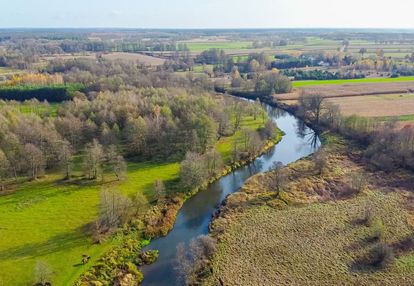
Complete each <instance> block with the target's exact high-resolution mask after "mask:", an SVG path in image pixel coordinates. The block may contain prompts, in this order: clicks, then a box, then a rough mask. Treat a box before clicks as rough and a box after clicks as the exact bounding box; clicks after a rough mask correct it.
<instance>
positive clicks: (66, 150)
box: [58, 140, 73, 179]
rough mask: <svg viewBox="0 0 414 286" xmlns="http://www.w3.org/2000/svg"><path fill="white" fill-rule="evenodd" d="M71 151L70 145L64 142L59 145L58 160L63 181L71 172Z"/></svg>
mask: <svg viewBox="0 0 414 286" xmlns="http://www.w3.org/2000/svg"><path fill="white" fill-rule="evenodd" d="M72 155H73V150H72V147H71V146H70V143H69V142H68V141H66V140H64V141H62V142H61V144H60V150H59V154H58V159H59V162H60V165H61V166H62V169H63V171H64V174H65V179H69V178H70V175H71V172H72V165H73V157H72Z"/></svg>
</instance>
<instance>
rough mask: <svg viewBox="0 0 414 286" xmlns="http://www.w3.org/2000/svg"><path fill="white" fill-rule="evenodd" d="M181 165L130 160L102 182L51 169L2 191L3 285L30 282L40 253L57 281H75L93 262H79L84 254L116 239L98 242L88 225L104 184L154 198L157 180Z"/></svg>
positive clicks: (94, 255) (171, 174)
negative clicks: (123, 173) (118, 174)
mask: <svg viewBox="0 0 414 286" xmlns="http://www.w3.org/2000/svg"><path fill="white" fill-rule="evenodd" d="M178 170H179V165H178V164H174V163H172V164H157V163H130V164H129V168H128V179H127V180H126V181H124V182H117V181H114V178H109V177H108V178H107V182H106V183H103V184H94V183H92V184H90V185H88V184H84V185H82V184H81V185H77V184H63V183H62V184H61V183H59V182H58V180H59V179H60V178H61V176H59V175H49V176H48V177H46V178H44V179H42V180H40V181H36V182H26V183H22V184H19V186H18V187H17V188H16V190H15V191H14V192H13V193H11V194H8V195H3V196H1V197H0V205H1V206H2V212H1V213H0V233H1V239H0V254H1V255H0V257H1V259H0V269H1V270H0V279H2V281H3V283H5V284H4V285H27V284H29V283H30V282H31V279H32V278H33V276H32V275H33V274H32V273H33V267H34V264H35V261H36V260H37V259H40V260H43V261H46V262H47V263H49V264H50V266H51V267H52V269H53V271H54V273H55V274H54V277H53V278H54V279H53V281H54V282H55V283H54V284H56V285H72V283H73V282H74V281H75V280H76V279H77V278H78V276H79V275H80V274H81V273H82V272H83V271H85V270H86V268H87V267H88V266H82V265H79V263H80V261H81V257H82V255H83V254H87V255H90V256H91V258H92V261H91V263H93V262H95V261H96V260H97V259H98V258H99V257H100V256H101V255H102V254H103V253H104V252H105V251H106V250H107V249H108V247H109V246H110V245H111V244H113V243H116V240H113V241H112V240H110V241H108V242H106V243H104V244H102V245H93V244H92V241H91V239H90V238H89V237H90V234H89V233H88V231H87V225H88V224H89V223H90V222H92V221H93V220H94V219H95V218H96V215H97V204H98V202H99V191H100V190H101V188H117V189H119V190H121V191H122V192H123V193H125V194H127V195H130V196H131V197H133V196H134V195H135V194H136V193H138V192H139V193H142V194H143V195H145V196H146V197H147V199H148V200H149V201H151V200H152V199H153V197H152V196H153V190H152V188H153V181H154V180H156V179H162V180H164V181H166V183H167V186H169V185H171V182H173V181H174V180H176V178H177V176H178ZM169 182H170V183H169ZM17 261H18V262H17Z"/></svg>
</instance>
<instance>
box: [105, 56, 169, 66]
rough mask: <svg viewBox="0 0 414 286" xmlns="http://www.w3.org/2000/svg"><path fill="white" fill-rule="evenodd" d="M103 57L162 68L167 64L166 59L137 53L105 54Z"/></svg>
mask: <svg viewBox="0 0 414 286" xmlns="http://www.w3.org/2000/svg"><path fill="white" fill-rule="evenodd" d="M103 57H104V58H105V59H109V60H125V61H139V62H140V63H143V64H144V65H149V66H161V65H163V64H164V63H165V59H161V58H157V57H152V56H147V55H143V54H136V53H109V54H104V55H103Z"/></svg>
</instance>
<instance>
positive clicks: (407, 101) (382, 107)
mask: <svg viewBox="0 0 414 286" xmlns="http://www.w3.org/2000/svg"><path fill="white" fill-rule="evenodd" d="M328 101H329V102H332V103H333V104H336V105H338V106H339V108H340V110H341V113H342V114H343V115H353V114H355V115H359V116H366V117H390V116H403V115H413V114H414V94H382V95H363V96H349V97H337V98H330V99H329V100H328Z"/></svg>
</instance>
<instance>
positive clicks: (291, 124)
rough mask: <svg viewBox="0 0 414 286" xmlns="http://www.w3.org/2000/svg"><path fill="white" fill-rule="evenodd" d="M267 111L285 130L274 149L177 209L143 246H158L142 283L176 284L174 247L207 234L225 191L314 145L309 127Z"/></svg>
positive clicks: (287, 160)
mask: <svg viewBox="0 0 414 286" xmlns="http://www.w3.org/2000/svg"><path fill="white" fill-rule="evenodd" d="M267 110H268V112H269V115H270V116H271V118H272V119H273V120H274V121H275V122H276V124H277V125H278V127H279V128H280V129H281V130H283V131H284V132H285V136H283V138H282V140H281V141H280V142H279V144H277V146H276V147H275V148H271V146H270V145H269V146H268V147H267V148H266V149H268V150H269V151H268V152H267V153H266V152H265V154H263V155H262V156H260V157H258V158H256V159H254V160H253V161H252V162H251V163H250V164H249V163H248V161H246V162H245V163H246V164H247V165H246V166H244V167H240V168H237V167H238V166H233V169H234V171H233V172H230V173H229V174H228V175H227V176H224V177H222V178H221V179H220V180H218V181H216V182H214V183H213V184H210V185H209V186H208V188H207V189H204V190H200V191H199V192H198V193H197V195H196V196H192V197H191V198H189V199H188V201H187V202H186V203H185V204H184V205H183V207H182V208H181V209H180V211H179V213H178V215H177V219H176V220H175V224H174V228H173V229H172V230H171V232H169V233H168V235H167V236H165V237H161V238H158V239H156V240H154V241H152V243H151V245H150V246H148V247H146V248H145V250H152V249H158V250H159V258H158V261H157V262H156V263H154V264H152V265H148V266H145V267H144V268H143V273H144V276H145V279H144V281H143V285H171V284H178V283H179V282H178V281H177V279H178V278H179V273H178V271H177V269H176V266H177V261H176V247H177V246H179V245H181V244H182V243H183V244H184V245H185V246H187V245H188V244H189V243H190V241H192V240H193V239H194V238H197V237H198V236H200V235H205V234H207V233H208V225H209V223H210V221H211V217H212V214H213V213H214V212H215V211H216V210H217V207H218V206H219V205H220V204H221V202H222V201H223V200H224V199H225V198H226V197H227V195H228V194H231V193H234V192H236V191H238V190H239V188H240V187H242V186H243V184H244V182H245V180H246V179H248V178H249V177H251V176H252V175H254V174H257V173H260V172H264V171H268V170H269V169H270V168H272V166H273V164H274V163H275V162H279V161H281V162H283V163H284V164H288V163H290V162H293V161H296V160H298V159H300V158H302V157H306V156H308V155H309V154H311V153H313V152H314V150H315V148H317V146H318V144H319V143H318V140H316V145H312V144H310V139H311V138H312V137H313V136H312V132H311V130H308V129H306V128H305V130H304V131H305V135H304V136H303V135H299V134H298V132H297V119H296V118H295V117H293V116H291V115H289V114H288V113H285V112H282V111H281V110H278V109H274V108H271V107H269V106H267ZM272 145H273V144H272ZM252 159H253V158H252ZM249 161H250V160H249ZM161 273H162V275H161Z"/></svg>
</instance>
